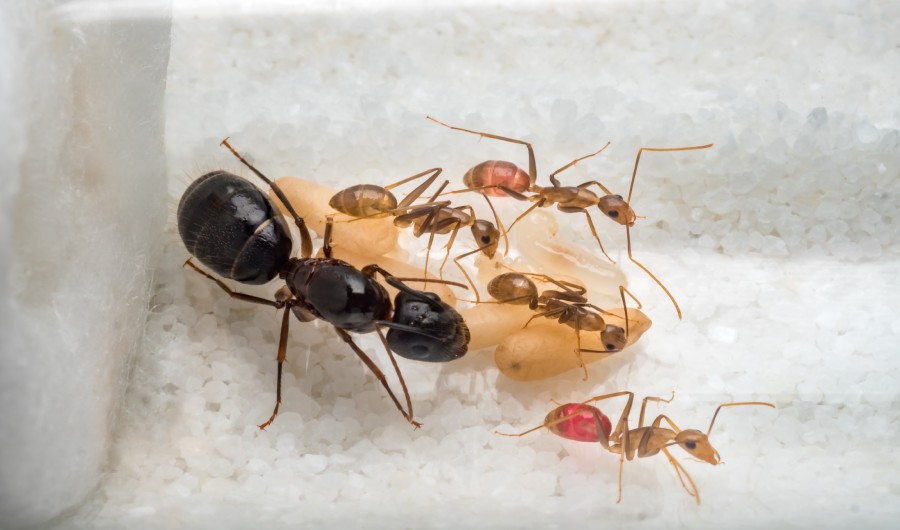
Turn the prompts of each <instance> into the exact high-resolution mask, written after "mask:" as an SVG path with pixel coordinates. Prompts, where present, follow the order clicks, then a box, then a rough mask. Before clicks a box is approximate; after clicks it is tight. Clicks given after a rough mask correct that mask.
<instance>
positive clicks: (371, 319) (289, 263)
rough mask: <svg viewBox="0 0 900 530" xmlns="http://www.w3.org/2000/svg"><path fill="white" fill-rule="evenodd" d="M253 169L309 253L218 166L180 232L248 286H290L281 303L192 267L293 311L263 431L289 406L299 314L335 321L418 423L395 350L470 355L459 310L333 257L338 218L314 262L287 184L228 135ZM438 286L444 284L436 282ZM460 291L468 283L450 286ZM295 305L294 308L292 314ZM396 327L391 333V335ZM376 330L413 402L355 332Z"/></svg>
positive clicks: (269, 206)
mask: <svg viewBox="0 0 900 530" xmlns="http://www.w3.org/2000/svg"><path fill="white" fill-rule="evenodd" d="M222 145H224V146H225V147H226V148H228V149H229V150H230V151H231V152H232V153H233V154H234V156H236V157H237V158H238V159H239V160H240V161H241V162H242V163H243V164H244V165H246V166H247V167H248V168H250V170H251V171H252V172H253V173H254V174H256V176H258V177H259V178H260V179H262V180H263V181H264V182H265V183H266V184H267V185H269V186H270V187H271V188H272V190H273V191H274V193H275V195H276V196H277V197H278V198H279V200H280V201H281V202H282V203H283V204H284V205H285V207H286V208H287V210H288V212H289V213H290V215H291V216H292V217H293V219H294V222H295V223H296V225H297V228H298V229H299V230H300V237H301V249H300V257H291V250H292V241H291V237H290V232H289V231H288V229H287V226H286V225H285V223H284V221H283V219H282V217H281V215H280V214H279V213H278V210H277V209H276V207H275V205H274V204H273V202H272V201H271V200H270V199H269V198H268V197H267V196H266V194H265V193H264V192H263V191H262V190H260V189H259V188H257V187H256V186H255V185H254V184H252V183H251V182H250V181H248V180H246V179H243V178H241V177H238V176H237V175H233V174H231V173H228V172H225V171H212V172H210V173H206V174H205V175H203V176H201V177H200V178H198V179H197V180H195V181H194V182H193V183H192V184H191V185H190V186H189V187H188V188H187V190H186V191H185V192H184V195H183V196H182V198H181V201H180V203H179V205H178V214H177V218H178V232H179V234H180V236H181V239H182V241H183V242H184V244H185V247H186V248H187V250H188V252H190V253H191V254H192V255H193V256H194V257H195V258H197V260H198V261H200V262H201V263H202V264H203V265H204V266H206V267H207V268H209V269H211V270H212V271H214V272H215V273H216V274H218V275H219V276H221V277H224V278H228V279H231V280H235V281H238V282H241V283H246V284H264V283H267V282H268V281H270V280H272V279H274V278H275V277H276V276H278V277H279V278H280V279H281V280H283V281H284V282H285V285H283V286H282V287H281V288H280V289H279V290H278V291H277V293H276V294H275V297H274V300H269V299H266V298H262V297H258V296H253V295H249V294H244V293H240V292H236V291H233V290H232V289H231V288H229V287H228V286H227V285H226V284H225V283H224V282H223V281H222V280H220V279H219V278H217V277H215V276H213V275H212V274H210V273H208V272H206V271H204V270H203V269H201V268H200V267H198V266H197V265H196V264H194V262H193V261H192V259H188V260H187V262H186V263H185V265H187V266H189V267H191V268H193V269H194V270H195V271H197V272H198V273H200V274H202V275H203V276H205V277H207V278H209V279H210V280H212V281H214V282H215V283H216V284H217V285H218V286H219V287H220V288H221V289H222V290H224V291H225V292H226V293H228V295H229V296H230V297H232V298H236V299H238V300H243V301H246V302H252V303H256V304H261V305H268V306H271V307H274V308H275V309H284V310H285V311H284V316H283V318H282V323H281V333H280V336H279V342H278V356H277V362H278V378H277V384H276V399H275V408H274V410H273V411H272V415H271V416H270V417H269V419H268V420H266V421H265V422H263V423H262V424H261V425H260V426H259V428H260V429H264V428H266V427H268V426H269V425H270V424H271V423H272V422H273V421H274V420H275V416H276V415H277V414H278V408H279V406H280V405H281V379H282V366H283V364H284V361H285V357H286V352H287V336H288V325H289V323H290V315H291V314H293V315H294V316H295V317H296V318H297V319H298V320H299V321H301V322H309V321H312V320H315V319H322V320H324V321H326V322H328V323H329V324H331V325H332V326H333V327H334V329H335V331H336V332H337V334H338V336H340V337H341V339H342V340H344V342H346V343H347V344H348V345H349V346H350V348H351V349H352V350H353V351H354V352H355V353H356V355H357V356H358V357H359V358H360V359H361V360H362V361H363V363H365V365H366V366H367V367H368V368H369V369H370V370H371V371H372V373H374V374H375V376H376V377H377V378H378V380H379V382H380V383H381V385H382V386H383V387H384V388H385V390H386V391H387V393H388V395H389V396H390V398H391V400H392V401H393V402H394V404H395V405H396V407H397V409H398V410H399V411H400V413H401V414H402V415H403V417H404V418H405V419H406V420H407V421H408V422H409V423H411V424H412V425H413V426H415V427H419V426H420V425H421V424H420V423H418V422H417V421H415V419H414V418H413V409H412V400H411V398H410V395H409V391H408V390H407V387H406V382H405V381H404V380H403V375H402V374H401V372H400V367H399V366H398V364H397V361H396V359H395V357H394V353H397V354H398V355H400V356H402V357H407V358H411V359H416V360H423V361H432V362H444V361H450V360H453V359H456V358H459V357H462V356H463V355H465V353H466V351H467V345H468V342H469V330H468V328H467V327H466V324H465V322H464V321H463V319H462V317H461V316H460V315H459V313H457V312H456V310H454V309H453V308H452V307H450V306H449V305H447V304H445V303H444V302H442V301H441V300H440V298H438V297H437V295H435V294H433V293H428V292H423V291H418V290H415V289H412V288H411V287H409V286H407V285H406V283H405V282H407V281H422V280H420V279H414V278H398V277H395V276H393V275H392V274H391V273H389V272H388V271H386V270H384V269H382V268H381V267H380V266H378V265H376V264H372V265H368V266H365V267H363V268H362V269H361V270H360V269H357V268H355V267H354V266H352V265H351V264H349V263H347V262H345V261H342V260H339V259H336V258H333V257H332V251H331V231H332V225H333V221H332V220H331V219H330V218H329V219H328V222H327V224H326V227H325V234H324V236H323V237H324V242H323V245H322V250H323V253H324V257H323V258H313V257H311V255H312V241H311V237H310V234H309V230H308V229H307V227H306V223H305V222H304V220H303V218H302V217H300V215H299V214H297V212H296V210H295V209H294V207H293V206H292V205H291V203H290V201H288V200H287V198H286V197H285V195H284V193H283V192H282V190H281V189H280V188H279V187H278V185H277V184H275V183H273V182H272V181H271V180H269V178H268V177H266V176H265V175H263V174H262V173H261V172H260V171H259V170H257V169H256V168H255V167H254V166H253V165H251V164H250V163H249V162H248V161H247V160H246V159H244V157H242V156H241V155H240V154H239V153H238V152H237V151H236V150H235V149H234V148H233V147H232V146H231V145H230V144H229V143H228V139H227V138H226V139H225V140H223V141H222ZM376 275H381V276H382V277H383V278H384V280H385V281H386V282H387V283H388V284H389V285H391V286H393V287H394V288H396V289H397V290H398V291H399V293H398V294H397V296H396V297H395V299H394V303H393V304H391V300H390V297H389V295H388V292H387V290H386V289H385V288H384V287H383V286H382V285H381V284H379V283H378V282H377V281H376V279H375V277H376ZM431 281H432V282H437V280H431ZM439 283H446V284H451V285H456V286H458V287H462V288H466V286H465V285H463V284H459V283H455V282H444V281H441V282H439ZM288 310H290V311H288ZM382 328H384V329H387V330H388V331H387V334H386V335H385V334H384V333H382ZM373 331H374V332H376V333H377V334H378V336H379V338H380V339H381V342H382V344H383V345H384V348H385V350H387V353H388V357H389V358H390V360H391V364H392V365H393V367H394V370H395V372H396V374H397V377H398V379H399V381H400V385H401V387H402V388H403V394H404V397H405V400H406V408H405V410H404V407H403V406H402V405H401V404H400V401H399V400H398V399H397V397H396V396H395V395H394V392H393V391H392V389H391V387H390V385H389V384H388V383H387V379H386V377H385V375H384V373H383V372H382V371H381V370H380V369H379V368H378V366H377V365H376V364H375V363H374V362H373V361H372V359H371V358H370V357H369V356H368V355H367V354H366V353H365V352H364V351H363V350H362V349H361V348H360V347H359V346H357V344H356V343H355V342H354V340H353V338H352V336H351V335H350V333H371V332H373Z"/></svg>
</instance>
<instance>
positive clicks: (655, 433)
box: [497, 391, 775, 504]
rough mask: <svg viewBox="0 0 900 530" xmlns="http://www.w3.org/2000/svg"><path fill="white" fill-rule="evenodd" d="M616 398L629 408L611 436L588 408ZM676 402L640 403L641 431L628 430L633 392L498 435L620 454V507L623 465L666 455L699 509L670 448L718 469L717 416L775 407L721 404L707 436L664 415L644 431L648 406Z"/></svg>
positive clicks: (562, 409) (567, 408)
mask: <svg viewBox="0 0 900 530" xmlns="http://www.w3.org/2000/svg"><path fill="white" fill-rule="evenodd" d="M618 396H628V401H627V402H626V403H625V408H623V409H622V414H621V416H619V421H618V422H617V423H616V428H615V431H613V430H612V428H611V424H610V421H609V418H607V417H606V416H605V415H604V414H603V413H602V412H600V409H598V408H597V407H595V406H593V405H590V403H596V402H598V401H602V400H605V399H610V398H614V397H618ZM673 399H675V392H672V397H670V398H669V399H665V398H661V397H654V396H648V397H645V398H644V399H643V401H642V403H641V414H640V416H639V417H638V426H637V427H635V428H634V429H629V428H628V416H629V415H630V414H631V406H632V403H633V402H634V392H628V391H625V392H614V393H612V394H604V395H601V396H595V397H592V398H591V399H588V400H587V401H583V402H581V403H567V404H565V405H560V406H559V407H557V408H555V409H553V410H552V411H550V413H549V414H547V417H546V418H545V419H544V423H543V424H541V425H538V426H537V427H534V428H532V429H528V430H527V431H524V432H521V433H518V434H507V433H502V432H497V434H499V435H502V436H515V437H520V436H524V435H526V434H528V433H531V432H534V431H537V430H540V429H543V428H545V427H546V428H547V429H549V430H550V432H552V433H554V434H556V435H558V436H562V437H563V438H568V439H570V440H575V441H579V442H599V443H600V444H601V445H602V446H603V448H604V449H606V450H607V451H609V452H610V453H614V454H618V455H619V498H618V500H617V501H616V502H622V469H623V467H624V464H625V460H626V459H627V460H629V461H631V460H634V458H635V456H636V457H637V458H646V457H650V456H654V455H656V454H659V453H660V452H662V453H663V454H665V455H666V458H667V459H668V460H669V463H670V464H672V467H674V468H675V473H676V474H677V475H678V480H679V481H680V482H681V486H682V487H683V488H684V489H685V490H686V491H687V492H688V495H690V496H692V497H694V498H695V499H696V500H697V504H700V492H699V491H698V490H697V485H696V484H694V480H693V479H692V478H691V476H690V475H689V474H688V472H687V470H686V469H684V467H683V466H682V465H681V463H679V462H678V461H677V460H675V457H673V456H672V454H671V453H670V452H669V450H668V448H669V447H671V446H673V445H677V446H679V447H681V448H682V449H683V450H685V451H686V452H687V453H688V454H689V455H691V456H693V457H695V458H698V459H699V460H701V461H703V462H707V463H709V464H712V465H717V464H720V463H722V461H721V458H720V457H719V453H718V451H716V450H715V449H714V448H713V446H712V444H710V443H709V434H710V433H711V432H712V428H713V424H714V423H715V421H716V417H717V416H718V415H719V411H720V410H722V409H723V408H725V407H735V406H743V405H761V406H766V407H772V408H775V405H773V404H771V403H766V402H763V401H740V402H733V403H723V404H721V405H719V407H718V408H716V412H715V413H714V414H713V417H712V420H711V421H710V422H709V428H708V429H707V430H706V433H703V432H702V431H699V430H697V429H684V430H682V429H680V428H678V426H677V425H675V423H674V422H673V421H672V420H671V419H670V418H669V417H668V416H666V415H665V414H660V415H659V416H657V417H656V419H654V420H653V422H652V423H651V424H650V425H648V426H644V412H645V410H646V408H647V402H648V401H656V402H664V403H669V402H671V401H672V400H673ZM663 421H665V422H666V423H667V424H668V425H669V427H670V428H666V427H662V426H661V425H662V422H663ZM685 480H687V483H689V484H690V487H688V484H686V483H685Z"/></svg>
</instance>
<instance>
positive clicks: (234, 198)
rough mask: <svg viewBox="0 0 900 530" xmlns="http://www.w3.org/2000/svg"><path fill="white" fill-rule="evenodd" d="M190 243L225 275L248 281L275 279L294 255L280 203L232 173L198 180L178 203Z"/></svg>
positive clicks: (204, 260)
mask: <svg viewBox="0 0 900 530" xmlns="http://www.w3.org/2000/svg"><path fill="white" fill-rule="evenodd" d="M178 233H179V234H180V235H181V239H182V241H184V246H185V247H186V248H187V250H188V252H190V253H191V254H192V255H193V256H195V257H196V258H197V259H198V260H200V262H201V263H203V264H204V265H206V266H207V267H209V268H210V269H212V270H213V271H215V272H216V273H217V274H219V275H220V276H223V277H225V278H230V279H232V280H235V281H239V282H242V283H248V284H263V283H266V282H268V281H269V280H271V279H272V278H274V277H275V276H277V275H278V273H279V272H281V271H282V270H283V269H284V268H285V266H286V265H287V263H288V260H289V259H290V256H291V238H290V235H289V232H288V230H287V227H286V226H285V225H284V221H283V220H282V218H281V215H280V214H279V213H278V210H277V209H276V208H275V205H274V204H272V201H270V200H269V198H268V197H267V196H266V194H265V193H263V191H262V190H260V189H259V188H257V187H256V186H254V185H253V184H252V183H251V182H250V181H248V180H246V179H243V178H241V177H238V176H237V175H233V174H231V173H228V172H226V171H212V172H210V173H207V174H205V175H203V176H202V177H200V178H198V179H197V180H195V181H194V182H193V183H191V185H190V186H189V187H188V189H187V190H185V192H184V195H182V197H181V202H180V203H179V204H178Z"/></svg>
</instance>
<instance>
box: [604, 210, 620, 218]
mask: <svg viewBox="0 0 900 530" xmlns="http://www.w3.org/2000/svg"><path fill="white" fill-rule="evenodd" d="M606 215H608V216H610V217H612V218H613V219H615V218H616V217H618V216H619V212H617V211H615V210H610V211H608V212H606Z"/></svg>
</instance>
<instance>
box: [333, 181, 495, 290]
mask: <svg viewBox="0 0 900 530" xmlns="http://www.w3.org/2000/svg"><path fill="white" fill-rule="evenodd" d="M441 171H442V169H441V168H433V169H429V170H426V171H423V172H421V173H417V174H415V175H413V176H411V177H407V178H405V179H403V180H400V181H398V182H395V183H393V184H390V185H388V186H385V187H381V186H376V185H373V184H357V185H355V186H351V187H349V188H346V189H344V190H341V191H339V192H337V193H336V194H335V195H334V196H333V197H332V198H331V200H330V201H329V202H328V204H329V206H331V207H332V208H334V209H335V210H337V211H338V212H340V213H343V214H346V215H349V216H351V217H354V218H356V219H367V218H375V217H388V216H393V217H394V225H395V226H397V227H399V228H408V227H410V226H412V227H413V234H414V235H415V236H416V237H421V236H422V235H423V234H426V233H427V234H429V239H428V246H427V250H426V255H425V274H427V273H428V257H429V255H430V254H431V246H432V244H433V242H434V236H435V235H436V234H450V239H449V241H448V242H447V245H446V249H447V253H446V255H445V256H444V260H443V262H441V266H440V269H439V273H438V275H439V277H443V271H444V266H445V265H446V264H447V259H448V258H449V257H450V249H451V248H452V246H453V243H454V242H455V240H456V235H457V233H458V232H459V230H460V229H461V228H464V227H469V228H470V229H471V231H472V237H474V238H475V241H477V242H478V248H477V249H476V250H475V252H482V253H484V254H485V255H486V256H487V257H488V258H489V259H491V258H493V257H494V255H495V254H496V252H497V248H498V246H499V238H500V236H501V235H502V236H503V238H504V240H506V232H505V230H502V231H501V230H498V229H497V228H496V225H494V224H493V223H491V222H490V221H486V220H484V219H478V218H477V217H476V215H475V211H474V209H473V208H472V207H471V206H451V202H450V201H449V200H443V201H439V200H438V198H439V197H440V195H441V193H442V192H443V191H444V189H445V188H446V186H447V185H448V184H449V181H444V183H443V184H442V185H441V186H440V188H438V191H437V192H436V193H435V194H434V195H433V196H432V197H431V198H430V199H429V200H427V201H426V202H425V203H420V204H414V202H415V201H416V200H417V199H418V198H419V197H420V196H421V195H422V193H424V192H425V190H426V189H428V187H430V186H431V184H432V183H433V182H434V181H435V179H437V177H438V176H439V175H440V174H441ZM429 174H430V176H429V177H428V178H427V179H426V180H425V182H423V183H422V184H420V185H419V186H418V187H417V188H416V189H414V190H413V191H412V192H410V193H409V194H407V195H406V196H405V197H404V198H403V199H402V200H401V201H399V202H398V201H397V199H396V197H395V196H394V195H393V193H391V191H390V190H391V189H392V188H394V187H396V186H399V185H401V184H405V183H407V182H410V181H412V180H415V179H418V178H421V177H424V176H425V175H429ZM488 205H489V206H490V208H491V211H492V212H493V214H494V219H495V220H496V221H497V223H498V225H499V226H500V227H501V228H502V226H503V225H501V224H500V219H499V217H498V216H497V212H496V211H495V210H494V206H493V204H491V202H490V200H488ZM506 246H507V248H509V242H508V241H507V242H506ZM469 254H472V253H468V254H466V255H469ZM457 266H459V263H458V262H457ZM460 268H461V267H460ZM463 273H464V274H465V271H463ZM470 282H471V280H470Z"/></svg>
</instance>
